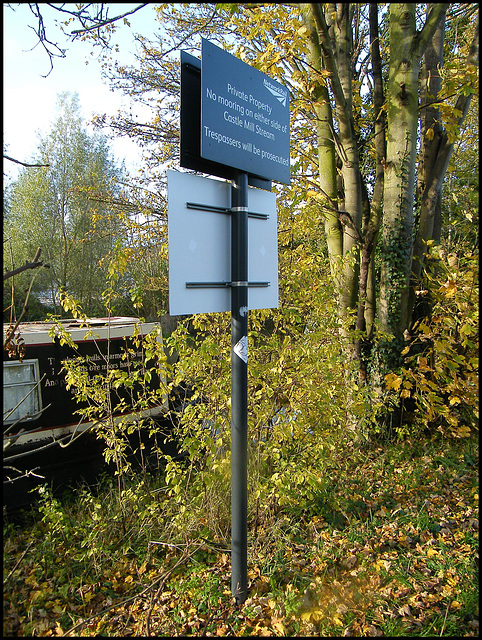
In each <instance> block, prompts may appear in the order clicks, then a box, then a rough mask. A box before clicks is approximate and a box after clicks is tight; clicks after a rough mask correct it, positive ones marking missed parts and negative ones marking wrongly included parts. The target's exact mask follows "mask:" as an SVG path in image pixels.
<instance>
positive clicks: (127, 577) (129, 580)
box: [124, 576, 134, 582]
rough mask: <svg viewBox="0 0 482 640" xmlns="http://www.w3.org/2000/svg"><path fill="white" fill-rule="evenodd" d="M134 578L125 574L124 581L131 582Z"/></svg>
mask: <svg viewBox="0 0 482 640" xmlns="http://www.w3.org/2000/svg"><path fill="white" fill-rule="evenodd" d="M133 580H134V578H133V577H132V576H126V578H125V580H124V582H132V581H133Z"/></svg>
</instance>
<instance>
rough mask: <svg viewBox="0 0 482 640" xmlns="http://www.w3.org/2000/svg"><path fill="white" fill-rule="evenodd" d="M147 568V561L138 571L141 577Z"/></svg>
mask: <svg viewBox="0 0 482 640" xmlns="http://www.w3.org/2000/svg"><path fill="white" fill-rule="evenodd" d="M146 567H147V562H146V560H144V562H143V563H142V564H141V566H140V567H139V569H138V571H139V575H142V574H143V573H144V572H145V570H146Z"/></svg>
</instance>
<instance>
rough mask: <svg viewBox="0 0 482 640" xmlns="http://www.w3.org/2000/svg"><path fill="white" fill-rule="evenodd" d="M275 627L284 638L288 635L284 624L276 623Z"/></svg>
mask: <svg viewBox="0 0 482 640" xmlns="http://www.w3.org/2000/svg"><path fill="white" fill-rule="evenodd" d="M273 627H274V628H275V629H276V631H278V632H279V633H280V634H281V635H282V636H284V635H285V634H286V629H285V628H284V625H283V623H282V622H274V623H273Z"/></svg>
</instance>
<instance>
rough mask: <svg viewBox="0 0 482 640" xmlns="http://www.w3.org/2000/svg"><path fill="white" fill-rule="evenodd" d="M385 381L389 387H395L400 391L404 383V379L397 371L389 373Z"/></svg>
mask: <svg viewBox="0 0 482 640" xmlns="http://www.w3.org/2000/svg"><path fill="white" fill-rule="evenodd" d="M385 382H386V384H387V389H395V391H398V390H399V389H400V385H401V384H402V379H401V377H400V376H397V374H396V373H389V374H387V375H386V376H385Z"/></svg>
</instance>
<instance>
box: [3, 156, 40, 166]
mask: <svg viewBox="0 0 482 640" xmlns="http://www.w3.org/2000/svg"><path fill="white" fill-rule="evenodd" d="M3 157H4V158H5V160H10V162H16V163H17V164H21V165H22V166H23V167H29V168H30V167H32V168H34V169H37V168H40V167H50V165H49V164H30V163H28V162H22V161H21V160H15V158H11V157H10V156H6V155H5V154H3Z"/></svg>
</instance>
